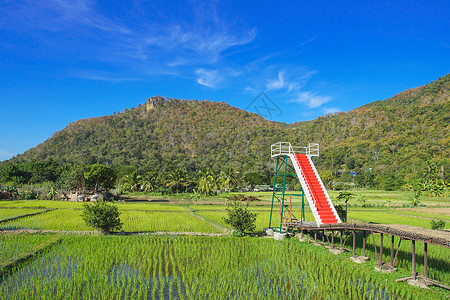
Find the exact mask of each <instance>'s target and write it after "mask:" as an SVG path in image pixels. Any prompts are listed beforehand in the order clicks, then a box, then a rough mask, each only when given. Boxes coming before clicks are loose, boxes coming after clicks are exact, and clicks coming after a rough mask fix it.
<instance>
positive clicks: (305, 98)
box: [292, 91, 332, 108]
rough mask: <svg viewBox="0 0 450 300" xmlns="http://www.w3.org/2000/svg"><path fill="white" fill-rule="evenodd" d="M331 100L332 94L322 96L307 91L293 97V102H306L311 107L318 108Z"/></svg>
mask: <svg viewBox="0 0 450 300" xmlns="http://www.w3.org/2000/svg"><path fill="white" fill-rule="evenodd" d="M331 100H332V98H331V97H330V96H321V95H317V94H315V93H313V92H310V91H307V92H301V93H299V94H298V95H297V97H296V98H294V99H292V102H298V103H306V104H307V105H308V107H309V108H317V107H320V106H322V104H325V103H328V102H330V101H331Z"/></svg>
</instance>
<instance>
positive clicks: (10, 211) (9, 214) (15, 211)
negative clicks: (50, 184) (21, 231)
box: [0, 208, 42, 221]
mask: <svg viewBox="0 0 450 300" xmlns="http://www.w3.org/2000/svg"><path fill="white" fill-rule="evenodd" d="M40 211H42V209H35V208H0V221H2V220H6V219H10V218H14V217H19V216H23V215H27V214H32V213H37V212H40Z"/></svg>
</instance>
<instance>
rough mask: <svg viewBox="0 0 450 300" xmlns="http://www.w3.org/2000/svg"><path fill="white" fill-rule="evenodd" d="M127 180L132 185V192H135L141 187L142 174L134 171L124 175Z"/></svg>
mask: <svg viewBox="0 0 450 300" xmlns="http://www.w3.org/2000/svg"><path fill="white" fill-rule="evenodd" d="M124 179H125V182H126V183H128V184H129V185H130V189H131V192H132V193H134V192H135V191H136V190H137V189H138V188H139V189H140V187H141V180H142V176H141V175H138V174H137V173H136V171H133V172H132V173H131V174H129V175H125V176H124Z"/></svg>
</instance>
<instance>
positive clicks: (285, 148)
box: [270, 142, 319, 157]
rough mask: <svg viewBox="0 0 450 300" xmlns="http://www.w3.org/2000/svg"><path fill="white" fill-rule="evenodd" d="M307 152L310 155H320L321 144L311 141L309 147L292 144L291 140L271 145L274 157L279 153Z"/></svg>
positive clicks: (271, 152)
mask: <svg viewBox="0 0 450 300" xmlns="http://www.w3.org/2000/svg"><path fill="white" fill-rule="evenodd" d="M294 153H297V154H306V155H308V156H319V144H314V143H309V144H308V146H307V147H303V146H292V145H291V143H289V142H278V143H276V144H273V145H271V147H270V154H271V156H272V157H275V156H278V155H290V154H294Z"/></svg>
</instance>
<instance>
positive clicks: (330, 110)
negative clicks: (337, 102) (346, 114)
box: [323, 107, 342, 115]
mask: <svg viewBox="0 0 450 300" xmlns="http://www.w3.org/2000/svg"><path fill="white" fill-rule="evenodd" d="M340 111H342V109H339V108H336V107H324V108H323V112H324V114H326V115H327V114H335V113H337V112H340Z"/></svg>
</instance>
